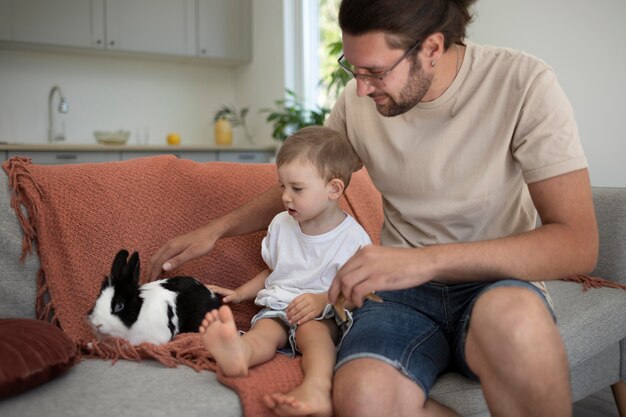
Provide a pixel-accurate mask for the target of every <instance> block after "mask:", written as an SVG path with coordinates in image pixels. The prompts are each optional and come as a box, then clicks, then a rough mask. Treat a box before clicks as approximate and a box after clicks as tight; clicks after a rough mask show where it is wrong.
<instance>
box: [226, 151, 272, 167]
mask: <svg viewBox="0 0 626 417" xmlns="http://www.w3.org/2000/svg"><path fill="white" fill-rule="evenodd" d="M272 156H274V152H258V151H256V152H255V151H250V152H245V151H232V152H231V151H220V152H219V153H218V155H217V160H218V161H221V162H242V163H247V164H261V163H267V162H270V159H271V158H272Z"/></svg>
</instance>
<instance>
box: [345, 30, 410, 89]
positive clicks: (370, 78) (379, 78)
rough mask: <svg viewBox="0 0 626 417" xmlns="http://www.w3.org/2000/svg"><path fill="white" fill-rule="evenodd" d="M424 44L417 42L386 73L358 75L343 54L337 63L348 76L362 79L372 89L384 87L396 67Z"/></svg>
mask: <svg viewBox="0 0 626 417" xmlns="http://www.w3.org/2000/svg"><path fill="white" fill-rule="evenodd" d="M421 43H422V42H421V41H418V42H416V43H415V44H414V45H413V46H411V47H410V48H409V49H408V50H407V51H406V52H405V53H404V55H402V56H401V57H400V59H399V60H398V61H397V62H396V63H395V64H393V65H392V66H390V67H389V68H387V69H386V70H384V71H381V72H379V73H376V74H357V73H356V72H355V71H356V67H355V66H354V65H352V64H351V63H349V62H348V61H347V60H346V59H345V57H344V55H343V54H341V56H340V57H339V59H338V60H337V62H338V63H339V66H340V67H341V68H342V69H343V70H344V71H345V72H347V73H348V75H350V76H351V77H353V78H356V79H360V80H361V81H363V82H364V83H365V84H366V85H368V86H372V87H383V86H384V85H385V82H384V78H385V77H386V76H387V75H389V73H391V71H393V69H394V68H395V67H397V66H398V65H400V62H402V61H403V60H404V58H406V57H407V56H409V55H410V54H411V53H412V52H413V51H415V50H416V49H417V47H418V46H420V44H421Z"/></svg>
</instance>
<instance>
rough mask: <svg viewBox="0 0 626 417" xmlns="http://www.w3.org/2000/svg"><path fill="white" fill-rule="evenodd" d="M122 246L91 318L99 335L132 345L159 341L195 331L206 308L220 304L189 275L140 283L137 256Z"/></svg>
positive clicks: (159, 342) (211, 308)
mask: <svg viewBox="0 0 626 417" xmlns="http://www.w3.org/2000/svg"><path fill="white" fill-rule="evenodd" d="M127 259H128V251H126V250H121V251H119V252H118V253H117V255H116V256H115V260H114V261H113V266H112V267H111V276H108V277H105V279H104V280H103V281H102V288H101V290H100V295H99V296H98V299H97V300H96V304H95V306H94V307H93V309H92V310H91V311H90V312H89V321H90V322H91V324H92V325H93V326H94V327H95V329H96V331H97V332H99V333H100V334H102V335H107V336H113V337H120V338H123V339H126V340H128V341H129V342H130V343H131V344H133V345H138V344H140V343H144V342H146V343H153V344H161V343H166V342H168V341H170V340H171V339H172V338H173V337H174V336H175V335H177V334H178V333H187V332H197V331H198V328H199V327H200V323H201V322H202V319H203V318H204V316H205V315H206V313H207V312H208V311H211V310H213V309H216V308H218V307H219V306H220V305H221V304H222V302H221V299H220V297H218V296H217V295H216V294H215V293H214V292H212V291H210V290H209V289H208V288H207V287H205V286H204V285H203V284H202V283H200V281H198V280H196V279H195V278H192V277H174V278H168V279H162V280H159V281H154V282H150V283H148V284H144V285H142V286H141V287H140V286H139V254H138V253H137V252H135V253H133V254H132V255H131V257H130V259H129V260H128V262H127Z"/></svg>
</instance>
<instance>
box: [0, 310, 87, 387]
mask: <svg viewBox="0 0 626 417" xmlns="http://www.w3.org/2000/svg"><path fill="white" fill-rule="evenodd" d="M76 358H77V355H76V345H75V344H74V343H73V342H72V341H71V340H70V339H69V338H68V337H67V336H66V335H65V334H64V333H63V332H62V331H61V330H60V329H59V328H58V327H56V326H54V325H52V324H50V323H46V322H43V321H38V320H33V319H0V398H4V397H9V396H11V395H15V394H19V393H21V392H23V391H26V390H28V389H30V388H33V387H36V386H38V385H41V384H43V383H44V382H47V381H49V380H50V379H52V378H54V377H56V376H58V375H60V374H62V373H63V372H65V371H67V370H68V369H69V368H70V367H72V365H74V363H75V362H76Z"/></svg>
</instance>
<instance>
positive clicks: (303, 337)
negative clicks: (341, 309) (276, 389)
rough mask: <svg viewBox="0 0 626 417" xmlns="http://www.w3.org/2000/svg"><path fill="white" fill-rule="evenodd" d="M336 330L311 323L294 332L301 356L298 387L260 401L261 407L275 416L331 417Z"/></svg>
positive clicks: (323, 323) (325, 322) (327, 324)
mask: <svg viewBox="0 0 626 417" xmlns="http://www.w3.org/2000/svg"><path fill="white" fill-rule="evenodd" d="M336 334H337V327H336V325H335V324H334V322H331V321H329V320H322V321H318V320H311V321H308V322H306V323H304V324H303V325H301V326H300V327H299V328H298V330H297V331H296V339H297V341H298V347H299V349H300V351H301V352H302V372H303V374H304V379H303V381H302V384H301V385H300V386H298V387H297V388H295V389H293V390H292V391H290V392H288V393H287V394H281V393H274V394H272V395H270V396H266V397H265V398H264V402H265V405H266V406H267V407H269V408H271V409H272V411H273V412H274V413H275V414H277V415H279V416H301V415H306V416H331V415H332V413H333V410H332V401H331V390H332V378H333V368H334V366H335V358H336V350H335V343H334V342H333V340H334V339H335V337H336Z"/></svg>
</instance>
